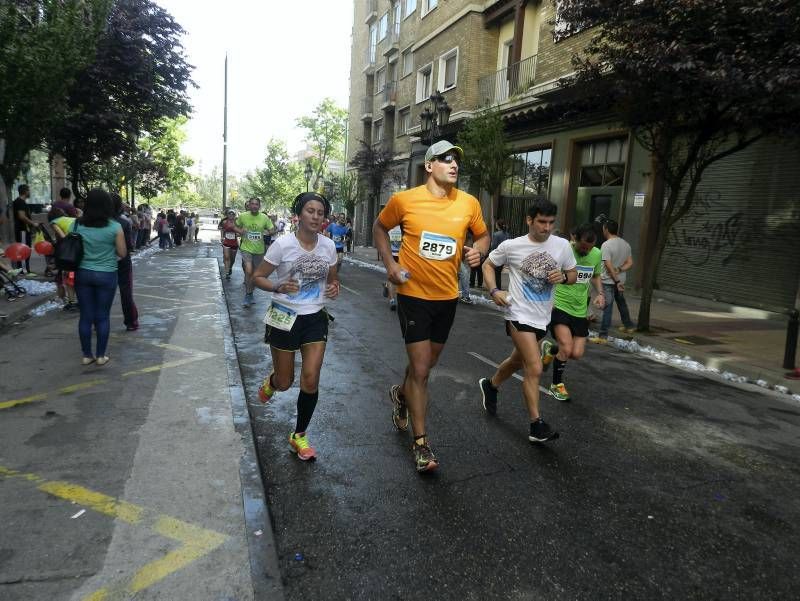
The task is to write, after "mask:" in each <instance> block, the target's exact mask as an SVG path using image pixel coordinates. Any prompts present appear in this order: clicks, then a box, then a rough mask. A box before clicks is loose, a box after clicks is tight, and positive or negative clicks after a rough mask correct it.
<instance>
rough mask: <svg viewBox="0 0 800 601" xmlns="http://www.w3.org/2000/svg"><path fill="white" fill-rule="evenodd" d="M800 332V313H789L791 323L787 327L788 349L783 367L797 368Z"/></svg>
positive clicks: (793, 310) (785, 352) (793, 311)
mask: <svg viewBox="0 0 800 601" xmlns="http://www.w3.org/2000/svg"><path fill="white" fill-rule="evenodd" d="M798 330H800V311H798V310H797V309H792V310H791V311H789V322H788V323H787V325H786V347H785V349H784V351H783V367H785V368H786V369H794V368H795V353H796V351H797V333H798Z"/></svg>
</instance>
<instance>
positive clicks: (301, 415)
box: [294, 388, 319, 432]
mask: <svg viewBox="0 0 800 601" xmlns="http://www.w3.org/2000/svg"><path fill="white" fill-rule="evenodd" d="M318 398H319V390H316V391H314V392H305V391H304V390H303V389H302V388H301V389H300V394H298V395H297V423H296V424H295V427H294V431H295V432H305V431H306V428H308V424H310V423H311V416H312V415H314V409H315V408H316V406H317V399H318Z"/></svg>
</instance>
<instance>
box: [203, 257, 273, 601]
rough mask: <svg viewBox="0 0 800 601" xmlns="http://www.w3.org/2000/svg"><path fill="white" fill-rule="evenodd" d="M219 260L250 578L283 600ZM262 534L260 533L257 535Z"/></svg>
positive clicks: (259, 591)
mask: <svg viewBox="0 0 800 601" xmlns="http://www.w3.org/2000/svg"><path fill="white" fill-rule="evenodd" d="M208 258H209V259H212V260H213V261H214V262H215V263H217V282H218V283H219V285H220V290H221V292H222V294H220V295H219V296H218V300H217V304H218V305H219V308H220V314H221V315H225V316H226V318H223V319H221V324H222V335H223V338H224V340H225V357H226V361H225V363H226V366H227V372H228V386H229V391H230V397H231V411H232V413H233V425H234V428H235V429H236V433H237V434H238V435H239V437H240V439H241V442H242V456H241V459H240V460H239V479H240V481H241V483H242V504H243V506H244V527H245V529H246V532H245V535H246V537H247V547H248V551H249V556H250V578H251V581H252V584H253V597H254V598H255V599H265V600H266V599H269V600H275V601H283V600H284V599H285V595H284V591H283V580H282V578H281V571H280V564H279V562H278V551H277V546H276V545H275V533H274V531H273V529H272V516H271V513H270V510H269V506H268V505H267V499H266V494H265V490H266V489H265V487H264V482H263V480H262V479H261V466H260V464H259V462H258V454H257V453H256V448H255V441H254V439H253V425H252V422H251V421H250V411H249V409H248V407H247V397H246V395H245V392H244V386H243V385H242V372H241V367H240V366H239V355H238V354H237V352H236V344H235V337H234V334H233V328H232V326H231V316H230V311H229V309H228V301H227V295H226V294H225V286H224V285H223V284H222V268H221V267H220V265H219V261H218V260H217V259H216V258H215V257H208ZM256 533H260V534H256Z"/></svg>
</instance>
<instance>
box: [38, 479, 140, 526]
mask: <svg viewBox="0 0 800 601" xmlns="http://www.w3.org/2000/svg"><path fill="white" fill-rule="evenodd" d="M39 490H41V491H42V492H46V493H49V494H51V495H53V496H54V497H59V498H60V499H64V500H66V501H74V502H75V503H78V504H79V505H83V506H85V507H88V508H89V509H92V510H94V511H96V512H98V513H102V514H105V515H108V516H111V517H112V518H118V519H120V520H122V521H123V522H127V523H128V524H137V523H139V522H140V521H141V520H142V513H143V512H144V509H142V508H141V507H139V506H137V505H133V504H132V503H127V502H125V501H117V500H116V499H115V498H114V497H109V496H108V495H104V494H102V493H99V492H94V491H92V490H89V489H88V488H84V487H83V486H78V485H77V484H70V483H68V482H58V481H52V482H45V483H44V484H41V485H40V486H39Z"/></svg>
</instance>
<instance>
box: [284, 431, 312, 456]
mask: <svg viewBox="0 0 800 601" xmlns="http://www.w3.org/2000/svg"><path fill="white" fill-rule="evenodd" d="M289 444H290V445H292V452H293V453H297V457H298V458H299V459H302V460H303V461H308V460H309V459H316V458H317V452H316V451H315V450H314V447H312V446H311V445H310V444H308V437H307V436H306V433H305V432H292V433H291V434H289Z"/></svg>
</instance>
